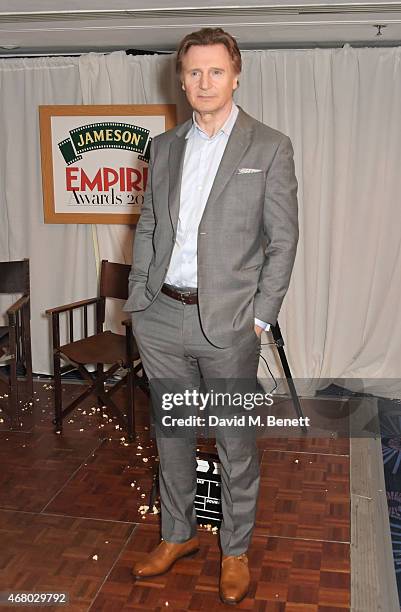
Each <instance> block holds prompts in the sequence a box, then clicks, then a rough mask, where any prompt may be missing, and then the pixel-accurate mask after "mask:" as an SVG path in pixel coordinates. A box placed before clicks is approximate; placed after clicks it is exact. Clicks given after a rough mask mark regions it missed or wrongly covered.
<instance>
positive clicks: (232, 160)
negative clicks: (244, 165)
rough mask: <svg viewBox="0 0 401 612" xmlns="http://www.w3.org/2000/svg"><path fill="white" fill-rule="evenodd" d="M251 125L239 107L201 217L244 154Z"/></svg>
mask: <svg viewBox="0 0 401 612" xmlns="http://www.w3.org/2000/svg"><path fill="white" fill-rule="evenodd" d="M251 135H252V127H251V124H250V123H249V121H248V115H246V114H245V113H244V111H243V110H242V109H241V108H240V111H239V114H238V117H237V121H236V122H235V124H234V127H233V129H232V132H231V134H230V137H229V139H228V142H227V146H226V148H225V151H224V154H223V157H222V158H221V162H220V165H219V168H218V170H217V173H216V176H215V179H214V181H213V185H212V188H211V190H210V194H209V197H208V200H207V202H206V206H205V210H204V212H203V216H202V219H203V217H204V216H205V213H206V211H207V210H208V208H209V209H211V208H213V206H214V204H215V203H216V202H217V200H218V198H219V197H220V194H221V193H222V191H223V189H224V188H225V186H226V185H227V183H228V182H229V180H230V179H231V177H232V176H233V174H234V173H235V171H236V170H237V168H238V165H239V163H240V161H241V159H242V158H243V156H244V155H245V152H246V150H247V149H248V147H249V145H250V143H251V139H252V136H251Z"/></svg>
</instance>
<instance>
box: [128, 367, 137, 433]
mask: <svg viewBox="0 0 401 612" xmlns="http://www.w3.org/2000/svg"><path fill="white" fill-rule="evenodd" d="M127 431H128V442H133V441H134V440H135V377H134V373H133V371H132V367H131V365H130V366H129V368H128V373H127Z"/></svg>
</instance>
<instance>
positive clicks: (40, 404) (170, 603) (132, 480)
mask: <svg viewBox="0 0 401 612" xmlns="http://www.w3.org/2000/svg"><path fill="white" fill-rule="evenodd" d="M52 392H53V390H52V389H51V383H49V382H36V383H35V398H34V402H33V404H34V405H33V406H29V405H24V404H23V402H22V403H21V407H22V408H23V423H22V427H21V430H20V431H10V430H9V424H8V420H7V417H6V416H5V415H4V413H3V412H1V408H2V405H4V402H5V401H6V398H2V397H0V462H1V466H2V467H1V470H0V534H1V546H0V591H6V590H25V591H34V590H36V591H46V590H53V591H56V590H60V591H63V590H64V591H67V592H68V593H69V596H70V603H69V604H68V605H67V606H64V609H65V610H68V611H69V610H71V611H72V612H81V611H82V612H86V611H89V610H90V611H91V612H92V611H95V612H98V611H99V612H100V611H101V612H109V611H110V612H114V611H115V612H118V611H120V610H159V611H161V610H174V611H185V610H208V611H213V610H222V609H228V606H225V605H224V604H222V603H221V602H220V601H219V598H218V580H219V563H220V551H219V545H218V536H216V535H214V534H212V533H211V532H208V531H207V530H205V529H199V534H200V538H201V549H200V551H199V553H198V554H197V555H195V556H194V557H192V558H189V559H185V560H184V559H183V560H180V561H178V562H177V563H176V564H175V566H174V568H173V569H172V570H171V571H170V572H169V573H168V574H166V575H164V576H160V577H156V578H153V579H152V580H147V581H140V582H134V580H133V579H132V577H131V573H130V570H131V567H132V565H133V564H134V563H135V561H136V560H138V559H139V558H140V557H141V555H142V554H143V553H146V552H148V551H150V550H151V549H152V548H153V547H154V546H155V545H156V544H157V542H158V541H159V518H160V515H159V514H158V513H155V514H153V513H147V514H141V506H144V505H145V504H147V498H148V493H149V490H150V487H151V482H152V473H153V470H154V468H155V465H157V460H156V452H155V446H154V443H153V441H152V439H151V438H150V437H149V423H148V411H147V405H146V400H145V399H144V398H143V397H142V396H141V393H140V392H139V393H138V398H137V399H138V402H137V429H138V438H137V440H136V441H135V443H134V444H132V445H130V446H128V445H126V441H125V439H124V438H125V436H124V432H122V431H121V430H119V429H117V428H116V426H117V424H116V421H115V420H114V419H111V418H108V417H104V416H103V415H102V414H101V413H100V412H99V411H97V409H96V407H95V406H94V405H93V404H91V403H90V400H88V402H87V404H86V405H85V406H84V407H83V408H81V409H80V410H77V411H76V412H75V413H74V414H73V415H72V416H71V418H69V419H68V418H67V420H66V422H65V426H64V431H63V434H62V435H56V434H54V433H53V430H52V418H53V412H52V410H53V409H52ZM79 392H80V387H79V386H78V385H73V384H65V385H64V393H65V395H66V396H68V397H69V398H70V397H71V398H72V397H73V396H74V395H76V394H77V393H79ZM258 445H259V449H260V459H261V488H260V496H259V503H258V511H257V520H256V526H255V531H254V536H253V542H252V548H251V549H250V551H249V565H250V571H251V588H250V592H249V594H248V596H247V597H246V598H245V599H244V600H243V601H242V602H241V604H239V605H238V606H237V608H238V609H241V610H252V611H254V612H256V611H268V612H270V611H272V612H298V611H301V612H334V611H338V612H340V611H344V610H349V605H350V561H349V555H350V545H349V541H350V515H349V506H350V494H349V442H348V440H347V439H344V438H339V439H331V438H328V437H325V438H314V439H308V438H302V437H300V436H298V437H291V438H268V439H263V440H259V441H258ZM202 448H203V446H202ZM207 448H208V449H209V450H212V447H211V446H210V445H209V446H208V447H207ZM205 449H206V447H205ZM7 609H10V610H15V607H10V608H9V607H7V606H5V607H3V606H2V607H1V610H7ZM46 609H47V610H53V609H54V610H57V609H58V610H60V607H58V608H56V607H47V608H46Z"/></svg>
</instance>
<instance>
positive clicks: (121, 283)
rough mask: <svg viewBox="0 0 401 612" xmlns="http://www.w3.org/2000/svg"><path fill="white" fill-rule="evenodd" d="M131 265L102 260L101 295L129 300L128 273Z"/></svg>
mask: <svg viewBox="0 0 401 612" xmlns="http://www.w3.org/2000/svg"><path fill="white" fill-rule="evenodd" d="M130 270H131V266H129V265H127V264H120V263H111V262H109V261H107V259H103V260H102V264H101V268H100V297H111V298H117V299H119V300H128V275H129V273H130Z"/></svg>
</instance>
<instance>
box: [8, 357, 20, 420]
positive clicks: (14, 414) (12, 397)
mask: <svg viewBox="0 0 401 612" xmlns="http://www.w3.org/2000/svg"><path fill="white" fill-rule="evenodd" d="M8 400H9V406H10V418H11V429H14V428H15V429H19V425H20V419H19V410H18V388H17V361H16V357H15V356H14V357H13V359H12V360H11V362H10V392H9V398H8Z"/></svg>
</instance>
